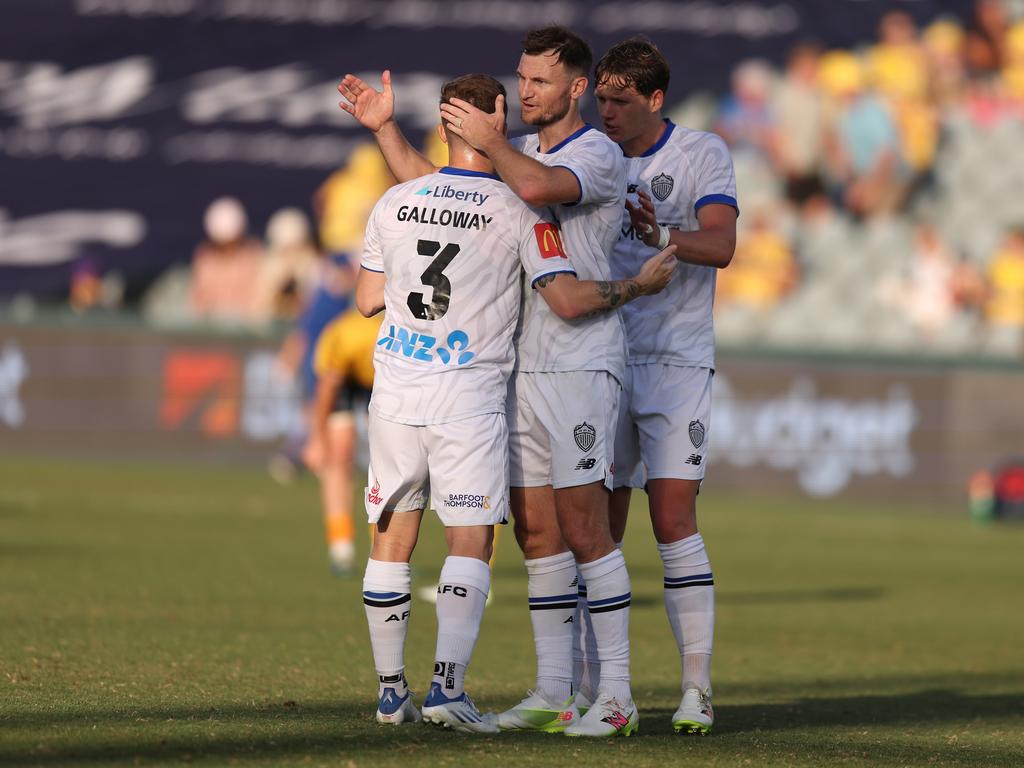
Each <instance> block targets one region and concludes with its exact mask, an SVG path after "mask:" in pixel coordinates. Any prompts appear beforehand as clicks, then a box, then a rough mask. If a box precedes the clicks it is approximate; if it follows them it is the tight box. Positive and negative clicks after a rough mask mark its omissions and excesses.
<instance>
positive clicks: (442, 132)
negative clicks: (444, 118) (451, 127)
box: [437, 123, 448, 144]
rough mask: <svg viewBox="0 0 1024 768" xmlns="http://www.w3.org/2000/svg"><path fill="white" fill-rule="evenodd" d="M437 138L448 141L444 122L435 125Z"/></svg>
mask: <svg viewBox="0 0 1024 768" xmlns="http://www.w3.org/2000/svg"><path fill="white" fill-rule="evenodd" d="M437 138H439V139H440V140H441V141H443V142H444V143H445V144H447V143H448V131H446V130H445V129H444V123H438V125H437Z"/></svg>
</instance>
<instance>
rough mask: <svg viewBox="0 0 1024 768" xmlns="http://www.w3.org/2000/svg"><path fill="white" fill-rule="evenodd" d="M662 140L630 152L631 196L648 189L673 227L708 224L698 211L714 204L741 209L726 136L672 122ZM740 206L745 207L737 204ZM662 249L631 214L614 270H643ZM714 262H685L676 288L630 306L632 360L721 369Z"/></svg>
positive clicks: (622, 273)
mask: <svg viewBox="0 0 1024 768" xmlns="http://www.w3.org/2000/svg"><path fill="white" fill-rule="evenodd" d="M665 123H666V128H665V131H664V132H663V133H662V135H661V138H660V139H658V141H657V142H656V143H655V144H654V146H652V147H651V148H650V149H648V150H647V151H646V152H644V153H643V154H642V155H640V156H639V157H627V158H626V163H627V167H628V185H629V186H628V189H627V192H628V197H629V198H630V199H631V200H632V201H633V202H634V203H635V202H636V194H635V193H636V191H637V190H643V191H644V192H646V193H647V194H648V195H649V196H650V198H651V201H652V202H653V203H654V208H655V211H656V212H657V215H658V222H659V223H660V224H662V225H663V226H666V227H669V228H670V229H678V230H682V231H684V232H693V231H695V230H698V229H700V225H699V223H698V222H697V211H699V210H700V209H701V208H702V207H704V206H705V205H707V204H709V203H723V204H725V205H731V206H733V207H736V175H735V173H734V172H733V165H732V157H731V156H730V154H729V149H728V147H726V145H725V142H724V141H722V139H721V138H720V137H719V136H717V135H715V134H713V133H706V132H703V131H691V130H688V129H686V128H681V127H680V126H677V125H674V124H673V123H672V122H671V121H668V120H666V121H665ZM737 210H738V209H737ZM653 254H654V250H653V249H652V248H651V247H650V246H647V245H644V243H643V241H642V240H641V239H640V237H638V236H637V235H636V233H635V232H634V231H633V227H632V226H631V224H630V219H629V213H628V212H626V213H625V214H624V215H623V217H622V228H621V231H620V233H619V239H618V242H617V243H616V245H615V250H614V252H613V254H612V274H613V275H614V277H615V278H616V279H622V278H625V277H629V276H631V275H634V274H636V272H637V271H638V270H639V269H640V266H641V265H642V264H643V263H644V261H645V260H647V259H649V258H650V257H651V256H652V255H653ZM717 271H718V270H716V269H715V268H714V267H702V266H698V265H695V264H685V263H683V262H680V264H679V267H678V269H677V270H676V272H675V274H674V275H673V276H672V280H671V281H670V282H669V284H668V287H666V288H665V290H664V291H662V292H661V293H659V294H657V295H655V296H641V297H640V298H638V299H636V300H634V301H632V302H630V303H629V304H627V305H626V306H624V307H623V308H622V319H623V320H624V321H625V324H626V338H627V341H628V346H629V363H630V364H631V365H633V364H644V363H653V362H660V363H668V364H672V365H685V366H697V367H703V368H714V366H715V331H714V321H713V319H712V314H711V311H712V307H713V305H714V300H715V278H716V273H717Z"/></svg>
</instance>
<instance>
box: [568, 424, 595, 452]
mask: <svg viewBox="0 0 1024 768" xmlns="http://www.w3.org/2000/svg"><path fill="white" fill-rule="evenodd" d="M572 439H573V440H575V441H576V445H578V446H579V448H580V450H581V451H583V452H584V453H586V452H587V451H589V450H590V449H591V448H593V447H594V442H595V441H596V440H597V430H596V429H594V428H593V427H592V426H590V425H589V424H587V422H585V421H584V422H583V423H582V424H577V425H576V428H575V429H574V430H573V431H572Z"/></svg>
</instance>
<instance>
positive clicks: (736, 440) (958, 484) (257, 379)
mask: <svg viewBox="0 0 1024 768" xmlns="http://www.w3.org/2000/svg"><path fill="white" fill-rule="evenodd" d="M277 344H278V342H277V340H275V339H268V338H265V337H262V338H261V337H238V336H230V335H212V334H209V333H170V334H168V333H158V332H155V331H152V330H149V329H146V328H143V327H140V326H133V325H126V326H115V327H88V326H86V327H81V326H78V327H75V326H62V325H39V324H37V325H16V324H0V457H4V456H6V457H11V456H18V455H31V456H53V457H56V456H97V455H99V456H107V457H113V458H126V459H127V458H139V459H157V460H160V459H171V460H183V461H200V462H204V461H208V462H242V463H257V462H262V461H264V460H265V459H266V458H267V456H268V455H269V454H270V452H271V451H272V450H273V449H274V448H275V447H277V446H278V445H280V444H281V442H282V441H283V440H284V439H286V437H287V436H288V435H289V434H293V433H295V432H296V431H300V430H301V422H302V416H301V404H300V401H299V395H298V388H297V386H296V385H295V383H294V382H293V381H292V380H291V379H290V378H289V377H288V376H287V375H286V374H284V373H283V372H281V371H280V370H279V369H278V367H277V363H276V352H277ZM710 422H711V423H710V424H706V425H703V426H704V427H705V428H706V429H707V433H708V439H709V440H710V445H711V448H710V450H711V456H710V465H709V469H708V482H709V483H711V484H713V485H714V487H715V488H725V489H737V490H751V491H788V492H800V493H803V494H806V495H809V496H814V497H821V498H829V497H834V496H838V495H846V496H849V497H852V498H858V499H864V500H871V499H879V500H880V499H885V500H888V501H901V500H905V501H908V502H911V501H912V502H923V503H927V504H934V505H936V506H937V507H943V508H949V509H952V508H963V505H964V504H965V492H966V491H965V489H966V485H967V479H968V478H969V477H970V475H971V474H972V473H973V472H975V471H976V470H978V469H989V468H992V467H994V466H996V465H997V464H999V463H1000V462H1001V461H1003V460H1005V459H1008V458H1011V457H1014V456H1019V455H1021V454H1024V446H1022V439H1021V437H1022V435H1024V366H1021V365H1005V364H1000V365H995V364H990V365H983V364H975V365H968V364H953V363H942V362H936V361H931V362H929V361H895V360H879V359H866V358H860V359H851V358H841V357H836V356H832V357H828V356H813V355H804V354H800V355H797V354H783V353H774V354H771V355H768V354H764V353H760V354H754V353H750V352H740V351H724V352H722V353H720V355H719V368H718V371H717V372H716V375H715V383H714V408H713V411H712V415H711V420H710Z"/></svg>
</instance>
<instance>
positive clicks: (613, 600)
mask: <svg viewBox="0 0 1024 768" xmlns="http://www.w3.org/2000/svg"><path fill="white" fill-rule="evenodd" d="M632 597H633V593H632V592H627V593H626V594H624V595H619V596H618V597H606V598H603V599H601V600H588V601H587V605H592V606H594V607H595V608H596V607H598V606H601V605H611V604H612V603H621V602H625V601H626V600H629V599H630V598H632Z"/></svg>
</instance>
